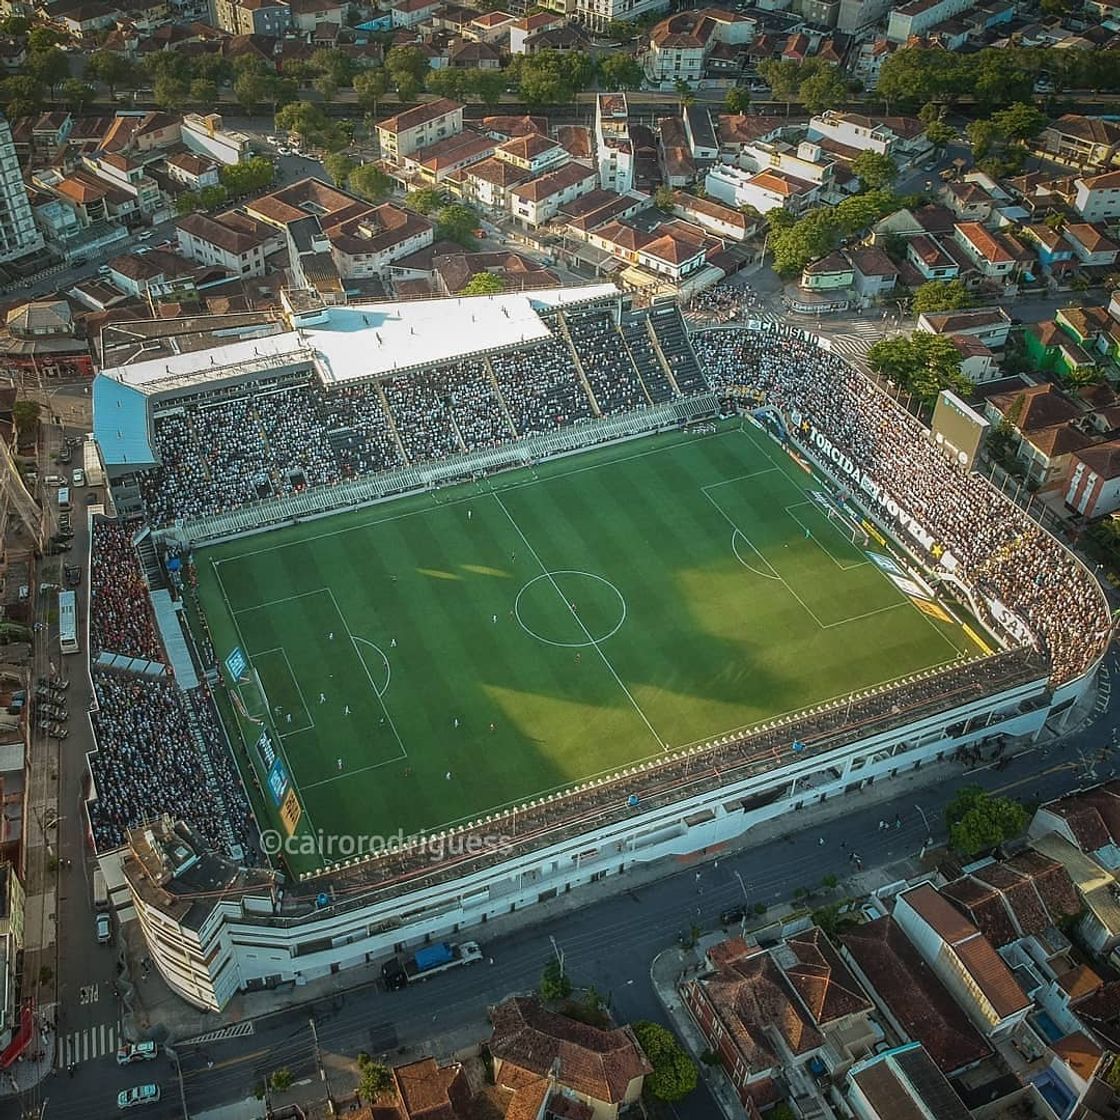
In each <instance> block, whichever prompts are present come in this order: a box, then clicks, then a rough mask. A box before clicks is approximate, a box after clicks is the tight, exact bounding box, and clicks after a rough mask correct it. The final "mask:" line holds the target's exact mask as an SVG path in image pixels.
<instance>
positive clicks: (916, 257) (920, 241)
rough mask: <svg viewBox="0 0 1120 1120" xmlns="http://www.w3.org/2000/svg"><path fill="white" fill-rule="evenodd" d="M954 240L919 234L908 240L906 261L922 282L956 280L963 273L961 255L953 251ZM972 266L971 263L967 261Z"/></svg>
mask: <svg viewBox="0 0 1120 1120" xmlns="http://www.w3.org/2000/svg"><path fill="white" fill-rule="evenodd" d="M953 246H954V242H952V241H949V240H948V239H942V238H940V237H931V236H929V235H927V234H924V233H923V234H919V235H918V236H917V237H911V238H910V239H909V240H908V241H907V242H906V261H907V263H908V264H909V265H910V266H911V267H912V268H913V269H915V271H916V272H917V273H918V276H919V277H920V279H921V281H922V282H926V281H931V280H940V281H944V280H955V279H956V278H957V277H958V276H959V275H960V273H961V263H960V255H959V254H955V253H953V251H952V248H953ZM966 263H967V264H969V266H970V267H971V263H970V262H967V260H966Z"/></svg>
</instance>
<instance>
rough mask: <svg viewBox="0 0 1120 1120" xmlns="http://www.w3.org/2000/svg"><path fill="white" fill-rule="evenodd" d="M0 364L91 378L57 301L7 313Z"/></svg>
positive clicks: (37, 373)
mask: <svg viewBox="0 0 1120 1120" xmlns="http://www.w3.org/2000/svg"><path fill="white" fill-rule="evenodd" d="M0 361H2V362H3V363H4V366H5V368H6V369H7V371H8V375H9V377H10V376H11V375H12V374H16V375H18V376H20V377H22V376H23V375H30V376H32V377H34V378H35V381H36V383H39V382H41V380H42V379H43V378H48V379H52V380H54V379H64V378H65V379H71V378H89V377H92V376H93V358H92V356H91V355H90V351H89V343H88V341H87V340H86V339H85V338H84V337H81V336H79V333H78V331H77V329H76V324H75V322H74V315H73V312H72V311H71V310H70V304H69V303H67V302H66V300H61V299H60V300H31V301H29V302H28V303H25V304H22V305H20V306H16V307H13V308H12V309H11V310H10V311H9V312H8V314H7V321H6V323H5V329H4V331H2V332H0ZM3 866H4V865H3V864H2V863H0V945H2V942H3V938H4V935H5V933H6V931H5V929H4V928H3V927H4V917H5V915H4V911H3V903H4V901H5V899H4V894H3V886H4V885H5V884H4V883H3V882H2V876H3ZM7 885H10V884H7Z"/></svg>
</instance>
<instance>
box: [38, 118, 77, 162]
mask: <svg viewBox="0 0 1120 1120" xmlns="http://www.w3.org/2000/svg"><path fill="white" fill-rule="evenodd" d="M73 128H74V118H73V117H72V116H71V115H70V114H69V113H67V112H65V111H58V112H54V113H40V114H39V116H38V117H37V118H36V120H35V123H34V124H33V125H32V126H31V142H32V143H33V144H34V145H35V150H36V151H37V152H53V151H55V150H56V149H57V148H59V147H61V146H62V145H63V144H65V143H66V141H67V139H68V138H69V136H70V132H71V130H72V129H73Z"/></svg>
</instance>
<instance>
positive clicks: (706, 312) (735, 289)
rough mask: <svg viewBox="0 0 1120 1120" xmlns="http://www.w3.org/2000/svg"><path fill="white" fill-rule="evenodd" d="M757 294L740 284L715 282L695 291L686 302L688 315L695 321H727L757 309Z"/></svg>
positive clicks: (758, 305) (758, 303)
mask: <svg viewBox="0 0 1120 1120" xmlns="http://www.w3.org/2000/svg"><path fill="white" fill-rule="evenodd" d="M760 306H761V305H760V302H759V298H758V296H756V295H755V293H754V292H753V291H752V290H751V289H750V288H748V287H746V286H745V285H742V284H715V285H713V286H712V287H710V288H705V289H704V290H703V291H702V292H697V293H696V294H695V295H694V296H693V297H692V298H691V299H690V300H689V302H688V317H689V318H690V319H692V320H693V321H696V322H703V321H705V320H707V321H708V322H716V323H729V322H731V321H732V320H734V319H738V318H740V317H741V316H743V315H745V314H748V313H749V312H751V311H755V310H758V309H759V307H760Z"/></svg>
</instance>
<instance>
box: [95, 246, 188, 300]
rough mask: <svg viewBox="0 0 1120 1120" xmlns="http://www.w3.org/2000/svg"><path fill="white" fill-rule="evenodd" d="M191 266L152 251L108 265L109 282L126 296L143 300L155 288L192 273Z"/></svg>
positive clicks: (126, 256)
mask: <svg viewBox="0 0 1120 1120" xmlns="http://www.w3.org/2000/svg"><path fill="white" fill-rule="evenodd" d="M192 271H193V270H192V266H191V264H190V263H189V262H188V261H186V260H184V259H183V258H182V257H180V256H179V255H178V254H177V253H169V252H166V251H164V250H162V249H153V250H152V251H151V252H150V253H144V254H140V253H125V254H124V255H123V256H119V257H113V259H112V260H110V261H109V279H110V280H111V281H112V282H113V283H114V284H115V285H116V286H117V287H118V288H120V290H121V291H122V292H127V293H128V294H129V295H130V296H144V295H146V294H147V293H148V290H149V289H150V288H154V287H157V286H159V285H161V284H165V283H167V282H168V281H169V280H174V279H177V278H179V277H182V276H189V275H190V273H191V272H192Z"/></svg>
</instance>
